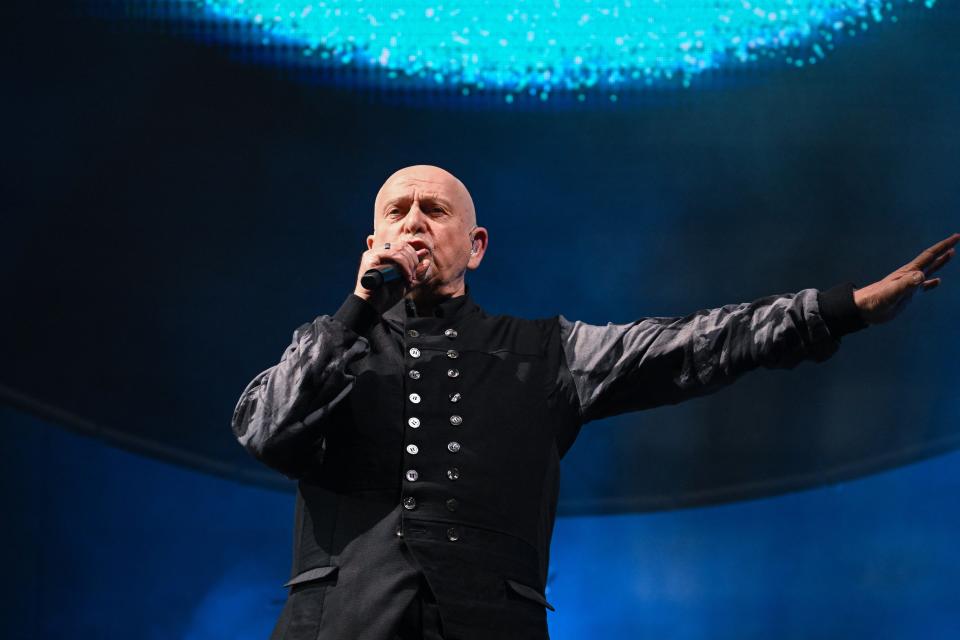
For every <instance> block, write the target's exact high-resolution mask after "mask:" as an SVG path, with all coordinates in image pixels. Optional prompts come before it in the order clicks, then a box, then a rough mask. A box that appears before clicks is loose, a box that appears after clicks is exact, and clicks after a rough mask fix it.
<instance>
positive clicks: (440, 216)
mask: <svg viewBox="0 0 960 640" xmlns="http://www.w3.org/2000/svg"><path fill="white" fill-rule="evenodd" d="M472 237H477V242H476V244H475V245H473V247H471V245H472V243H471V238H472ZM386 242H390V243H400V242H408V243H410V244H411V245H412V246H413V247H414V248H415V249H419V248H426V249H427V250H428V251H429V254H430V259H431V265H430V269H429V270H428V271H427V274H426V277H425V278H424V280H423V282H422V283H421V284H420V285H419V286H418V287H417V288H423V289H429V290H433V291H440V292H443V291H444V290H446V289H452V288H453V285H456V284H457V283H458V282H459V281H460V280H462V279H463V277H464V273H465V272H466V270H467V269H476V268H477V266H479V264H480V260H481V259H482V257H483V250H484V249H485V248H486V230H485V229H483V228H482V227H477V226H476V214H475V212H474V209H473V201H472V199H471V198H470V194H469V193H468V192H467V190H466V188H465V187H464V186H463V184H462V183H461V182H460V181H459V180H457V179H456V178H455V177H454V176H453V175H451V174H450V173H448V172H446V171H444V170H443V169H440V168H438V167H432V166H428V165H418V166H414V167H407V168H405V169H401V170H400V171H397V172H396V173H394V174H393V175H392V176H390V178H389V179H387V181H386V182H385V183H384V185H383V186H382V187H381V188H380V192H379V193H378V194H377V198H376V202H375V204H374V231H373V235H371V236H368V237H367V247H368V248H372V247H374V246H377V247H383V245H384V243H386ZM471 248H474V249H477V252H476V253H472V254H471Z"/></svg>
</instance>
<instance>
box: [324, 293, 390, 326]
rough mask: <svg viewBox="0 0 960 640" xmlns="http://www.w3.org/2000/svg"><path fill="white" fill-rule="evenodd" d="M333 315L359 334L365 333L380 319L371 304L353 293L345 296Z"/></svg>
mask: <svg viewBox="0 0 960 640" xmlns="http://www.w3.org/2000/svg"><path fill="white" fill-rule="evenodd" d="M333 317H334V319H336V320H339V321H340V322H342V323H343V324H344V325H346V327H347V328H348V329H350V330H351V331H354V332H355V333H358V334H360V335H366V333H367V331H369V330H370V329H371V328H372V327H373V325H375V324H377V322H378V321H379V320H380V314H379V313H377V310H376V309H375V308H374V307H373V305H372V304H370V303H369V302H367V301H366V300H364V299H363V298H361V297H360V296H357V295H355V294H353V293H351V294H350V295H349V296H347V299H346V300H344V301H343V304H342V305H340V308H339V309H337V312H336V313H335V314H333Z"/></svg>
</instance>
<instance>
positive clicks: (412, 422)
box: [407, 417, 420, 429]
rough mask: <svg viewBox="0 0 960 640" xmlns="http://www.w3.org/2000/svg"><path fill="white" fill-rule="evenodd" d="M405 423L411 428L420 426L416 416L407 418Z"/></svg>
mask: <svg viewBox="0 0 960 640" xmlns="http://www.w3.org/2000/svg"><path fill="white" fill-rule="evenodd" d="M407 424H408V425H410V428H411V429H419V428H420V418H417V417H413V418H407Z"/></svg>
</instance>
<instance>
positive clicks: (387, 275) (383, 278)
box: [360, 264, 403, 291]
mask: <svg viewBox="0 0 960 640" xmlns="http://www.w3.org/2000/svg"><path fill="white" fill-rule="evenodd" d="M402 277H403V271H402V270H400V269H399V268H397V266H396V265H394V264H382V265H380V266H379V267H374V268H373V269H367V271H366V272H364V274H363V276H362V277H361V278H360V286H361V287H363V288H364V289H366V290H367V291H375V290H377V289H379V288H380V287H382V286H384V285H387V284H390V283H391V282H394V281H396V280H399V279H400V278H402Z"/></svg>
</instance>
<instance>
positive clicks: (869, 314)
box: [853, 233, 960, 324]
mask: <svg viewBox="0 0 960 640" xmlns="http://www.w3.org/2000/svg"><path fill="white" fill-rule="evenodd" d="M957 242H960V233H955V234H953V235H951V236H950V237H948V238H945V239H943V240H941V241H940V242H938V243H937V244H935V245H933V246H932V247H930V248H929V249H927V250H926V251H924V252H923V253H921V254H920V255H918V256H917V257H916V258H914V259H913V260H911V261H910V262H908V263H907V264H905V265H903V266H902V267H900V268H899V269H897V270H896V271H894V272H893V273H891V274H890V275H888V276H887V277H886V278H884V279H883V280H878V281H877V282H874V283H873V284H871V285H869V286H866V287H864V288H863V289H857V290H856V291H854V292H853V300H854V302H856V304H857V308H858V309H860V315H861V316H862V317H863V320H864V321H865V322H867V323H868V324H880V323H882V322H887V321H888V320H892V319H893V318H894V317H895V316H896V315H897V314H898V313H900V312H901V311H902V310H903V309H904V307H906V306H907V303H908V302H910V299H911V298H912V297H913V294H914V293H916V292H917V291H918V290H919V291H929V290H930V289H933V288H935V287H936V286H937V285H938V284H940V278H930V276H932V275H933V274H934V273H936V272H937V271H938V270H939V269H940V267H942V266H943V265H945V264H947V262H949V261H950V258H952V257H953V254H955V253H956V252H957V250H956V249H954V248H953V247H954V246H955V245H956V244H957Z"/></svg>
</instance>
